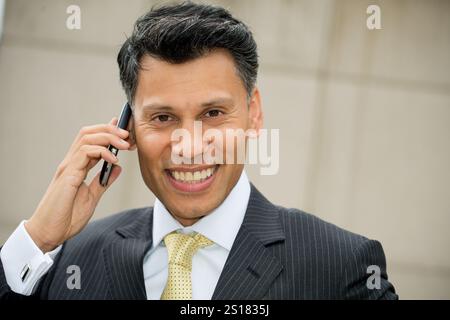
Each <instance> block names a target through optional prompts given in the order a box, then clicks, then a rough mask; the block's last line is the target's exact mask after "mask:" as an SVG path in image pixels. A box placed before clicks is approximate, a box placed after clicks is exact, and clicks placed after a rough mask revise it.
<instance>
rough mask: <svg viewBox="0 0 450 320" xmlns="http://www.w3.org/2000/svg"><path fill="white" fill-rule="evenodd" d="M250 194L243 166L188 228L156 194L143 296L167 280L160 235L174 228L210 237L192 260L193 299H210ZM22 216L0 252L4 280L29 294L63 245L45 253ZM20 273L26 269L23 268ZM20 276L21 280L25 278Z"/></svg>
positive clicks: (154, 295) (157, 291) (152, 295)
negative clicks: (230, 185)
mask: <svg viewBox="0 0 450 320" xmlns="http://www.w3.org/2000/svg"><path fill="white" fill-rule="evenodd" d="M249 199H250V183H249V181H248V178H247V175H246V173H245V171H242V174H241V177H240V178H239V180H238V182H237V183H236V185H235V186H234V187H233V189H232V190H231V192H230V194H229V195H228V197H227V198H226V199H225V200H224V201H223V202H222V203H221V204H220V205H219V207H217V208H216V209H214V210H213V211H212V212H211V213H209V214H208V215H207V216H205V217H203V218H202V219H200V220H199V221H197V222H196V223H195V224H193V225H192V226H189V227H183V226H182V225H181V224H180V223H179V222H178V221H177V220H175V219H174V218H173V217H172V215H171V214H170V213H169V212H168V211H167V209H166V208H165V206H164V205H163V204H162V203H161V201H159V200H158V199H156V200H155V204H154V208H153V230H152V234H153V244H152V247H151V248H150V250H149V251H148V252H147V253H146V255H145V257H144V264H143V268H144V281H145V290H146V293H147V299H150V300H156V299H160V297H161V294H162V292H163V290H164V287H165V285H166V282H167V275H168V257H167V256H168V255H167V248H166V247H165V245H164V241H163V239H164V237H165V236H166V235H167V234H169V233H170V232H172V231H176V230H177V231H178V232H183V233H191V232H198V233H201V234H202V235H204V236H205V237H207V238H208V239H210V240H211V241H213V242H214V244H213V245H211V246H209V247H205V248H201V249H199V250H198V251H197V252H196V253H195V255H194V257H193V259H192V298H193V299H194V300H198V299H211V297H212V295H213V293H214V289H215V287H216V284H217V281H218V280H219V276H220V274H221V273H222V269H223V267H224V265H225V262H226V260H227V258H228V254H229V252H230V250H231V247H232V245H233V242H234V240H235V238H236V236H237V233H238V231H239V229H240V227H241V225H242V221H243V220H244V215H245V211H246V210H247V205H248V201H249ZM23 224H24V221H22V222H21V224H20V225H19V227H18V228H17V229H16V230H15V231H14V233H13V234H12V235H11V236H10V237H9V239H8V240H7V241H6V243H5V245H4V246H3V248H2V250H1V251H0V258H1V261H2V264H3V269H4V271H5V276H6V281H7V283H8V285H9V287H10V288H11V290H13V291H14V292H16V293H20V294H23V295H30V294H32V292H33V290H34V289H35V288H36V287H37V284H38V283H39V280H40V279H41V278H42V277H43V276H44V275H45V274H46V273H47V271H48V270H49V269H50V267H51V266H52V264H53V261H54V259H55V257H56V255H57V254H58V252H59V251H60V249H61V246H59V247H58V248H56V249H55V250H53V251H51V252H48V253H46V254H43V253H42V251H41V250H40V249H39V248H38V247H37V246H36V244H35V243H34V242H33V240H32V239H31V237H30V236H29V234H28V233H27V231H26V229H25V227H24V225H23ZM26 270H28V271H27V272H26V276H25V277H24V271H26ZM23 278H24V279H23Z"/></svg>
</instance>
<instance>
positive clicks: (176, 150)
mask: <svg viewBox="0 0 450 320" xmlns="http://www.w3.org/2000/svg"><path fill="white" fill-rule="evenodd" d="M179 129H181V130H183V131H182V133H183V134H182V135H181V137H180V139H179V140H178V141H173V142H172V154H176V155H177V156H178V157H181V158H182V159H183V163H202V156H203V153H204V150H205V149H206V146H207V145H206V143H207V142H206V141H203V130H202V122H201V121H193V120H191V121H184V122H183V124H182V126H181V127H180V128H179Z"/></svg>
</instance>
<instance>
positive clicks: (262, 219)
mask: <svg viewBox="0 0 450 320" xmlns="http://www.w3.org/2000/svg"><path fill="white" fill-rule="evenodd" d="M284 239H285V236H284V232H283V229H282V227H281V225H280V220H279V215H278V210H277V207H276V206H274V205H273V204H272V203H270V202H269V201H268V200H267V199H266V198H265V197H264V196H263V195H262V194H261V193H260V192H259V191H258V190H257V189H256V188H255V187H254V186H253V185H251V193H250V199H249V204H248V207H247V211H246V213H245V217H244V221H243V223H242V226H241V228H240V230H239V232H238V235H237V236H236V239H235V241H234V244H233V247H232V248H231V251H230V254H229V256H228V259H227V261H226V263H225V266H224V269H223V271H222V274H221V275H220V278H219V281H218V283H217V286H216V289H215V291H214V294H213V297H212V299H218V300H227V299H237V300H244V299H262V298H263V297H264V295H265V294H266V293H267V291H268V289H269V288H270V285H271V284H272V282H273V281H274V280H275V278H276V277H277V276H278V275H279V274H280V272H281V271H282V269H283V265H282V264H281V262H280V261H279V260H278V258H276V257H275V256H274V255H273V254H272V253H271V252H270V249H268V247H269V246H271V245H273V244H275V243H279V242H282V241H284Z"/></svg>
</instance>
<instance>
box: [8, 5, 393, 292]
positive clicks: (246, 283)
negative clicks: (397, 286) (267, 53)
mask: <svg viewBox="0 0 450 320" xmlns="http://www.w3.org/2000/svg"><path fill="white" fill-rule="evenodd" d="M118 64H119V68H120V78H121V81H122V84H123V87H124V90H125V93H126V95H127V99H128V101H129V102H130V104H131V105H132V110H133V117H132V120H131V121H130V125H129V128H128V129H129V131H126V130H120V129H118V128H116V127H115V124H116V123H117V119H115V118H114V119H113V120H111V122H110V123H109V124H100V125H94V126H90V127H84V128H82V129H81V130H80V132H79V134H78V136H77V137H76V138H75V141H74V142H73V144H72V146H71V147H70V149H69V152H68V153H67V155H66V157H65V159H64V160H63V161H62V162H61V164H60V166H59V167H58V169H57V171H56V173H55V175H54V177H53V180H52V182H51V184H50V186H49V187H48V190H47V192H46V194H45V195H44V197H43V198H42V200H41V202H40V203H39V206H38V207H37V209H36V211H35V212H34V214H33V215H32V216H31V218H30V219H29V220H27V221H24V222H22V223H21V224H20V225H19V227H18V228H17V229H16V230H15V231H14V233H13V234H12V235H11V237H10V238H9V239H8V240H7V242H6V243H5V245H4V246H3V248H2V249H1V252H0V257H1V264H0V297H1V298H2V299H6V298H19V299H25V298H27V297H32V298H38V299H396V298H397V295H396V294H395V291H394V288H393V287H392V285H391V284H390V283H389V282H388V279H387V275H386V265H385V257H384V253H383V249H382V247H381V245H380V243H379V242H377V241H373V240H368V239H366V238H364V237H362V236H359V235H356V234H353V233H350V232H348V231H345V230H342V229H340V228H338V227H336V226H334V225H332V224H329V223H326V222H324V221H322V220H320V219H318V218H316V217H314V216H312V215H309V214H307V213H304V212H302V211H299V210H296V209H286V208H283V207H280V206H276V205H274V204H272V203H270V202H269V201H268V200H267V199H266V198H265V197H264V196H263V195H262V194H261V193H260V192H258V190H257V189H256V188H255V187H254V186H253V185H251V184H250V182H249V181H248V179H247V176H246V174H245V172H244V171H243V168H244V164H242V163H235V162H234V161H229V162H225V163H203V162H200V163H198V162H195V161H194V163H192V161H191V162H190V161H188V160H192V159H197V158H198V157H200V158H201V157H202V155H204V153H205V150H206V149H207V148H206V147H205V146H204V141H203V140H201V141H200V142H198V141H193V142H192V148H191V147H189V149H188V151H189V152H187V151H186V148H185V145H183V144H185V143H186V140H185V139H181V140H180V141H174V140H173V139H172V138H173V136H172V134H173V132H174V131H175V130H176V129H185V130H186V131H187V132H190V133H192V132H193V131H194V126H195V121H201V124H202V128H203V129H204V130H207V129H215V130H217V131H218V132H225V130H229V129H236V130H238V129H242V130H244V131H245V130H254V131H255V132H259V130H260V129H261V127H262V122H263V114H262V110H261V101H260V93H259V91H258V88H257V87H256V85H255V83H256V77H257V69H258V58H257V51H256V43H255V41H254V39H253V36H252V34H251V32H250V31H249V30H248V28H247V27H246V26H245V25H244V24H243V23H242V22H240V21H239V20H237V19H235V18H233V17H232V16H231V15H230V13H229V12H227V11H226V10H224V9H222V8H219V7H213V6H208V5H198V4H192V3H183V4H178V5H170V6H164V7H160V8H159V9H154V10H152V11H150V12H149V13H147V14H146V15H145V16H143V17H141V18H140V19H139V20H138V21H137V22H136V24H135V28H134V31H133V34H132V35H131V37H130V38H129V39H127V40H126V41H125V43H124V44H123V46H122V48H121V50H120V52H119V55H118ZM110 144H111V145H114V146H115V147H116V148H118V149H120V150H134V149H137V152H138V156H139V164H140V169H141V173H142V177H143V179H144V181H145V183H146V185H147V187H148V188H149V189H150V190H151V191H152V192H153V193H154V194H155V196H156V198H157V199H156V201H155V204H154V206H153V207H150V208H140V209H132V210H127V211H126V212H122V213H119V214H117V215H114V216H111V217H108V218H106V219H102V220H98V221H96V222H93V223H91V224H89V225H87V223H88V221H89V219H90V218H91V216H92V214H93V212H94V210H95V207H96V205H97V203H98V201H99V200H100V198H101V196H102V194H103V193H104V192H105V190H106V189H107V187H109V185H111V183H113V182H114V181H115V180H116V179H117V177H118V176H119V174H120V171H121V168H120V166H118V165H116V166H114V169H113V171H112V174H111V177H110V181H109V184H108V186H107V187H106V188H103V187H102V186H101V185H100V183H99V176H98V175H97V176H96V177H95V178H94V179H93V180H92V182H90V183H89V184H87V183H86V182H84V180H85V178H86V175H87V173H88V172H89V170H90V169H92V168H93V167H94V166H95V165H96V164H97V163H98V161H100V160H101V159H104V160H106V161H108V162H112V163H117V159H116V158H115V156H114V155H113V154H112V153H111V152H110V151H109V150H108V149H107V147H108V145H110ZM207 144H209V145H212V146H213V147H214V148H215V150H216V151H218V152H224V153H229V152H230V150H224V147H223V146H222V147H220V146H219V145H217V144H215V142H214V141H211V140H209V141H208V142H207ZM221 148H222V149H221ZM233 148H237V147H233ZM232 151H235V149H233V150H232ZM174 154H176V155H177V156H180V157H181V158H182V159H184V161H182V163H175V162H174V161H173V160H174V157H173V155H174Z"/></svg>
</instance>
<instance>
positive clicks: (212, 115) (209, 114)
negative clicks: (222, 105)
mask: <svg viewBox="0 0 450 320" xmlns="http://www.w3.org/2000/svg"><path fill="white" fill-rule="evenodd" d="M221 113H222V112H221V111H220V110H215V109H214V110H210V111H208V112H207V113H205V115H206V117H208V118H215V117H218V116H220V114H221Z"/></svg>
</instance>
